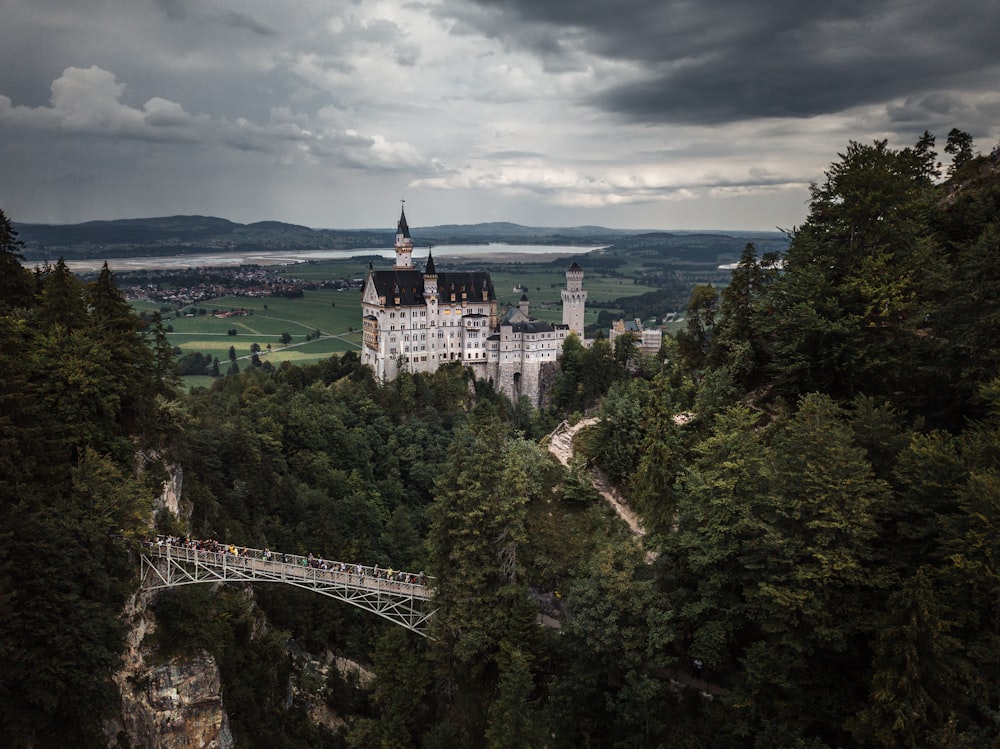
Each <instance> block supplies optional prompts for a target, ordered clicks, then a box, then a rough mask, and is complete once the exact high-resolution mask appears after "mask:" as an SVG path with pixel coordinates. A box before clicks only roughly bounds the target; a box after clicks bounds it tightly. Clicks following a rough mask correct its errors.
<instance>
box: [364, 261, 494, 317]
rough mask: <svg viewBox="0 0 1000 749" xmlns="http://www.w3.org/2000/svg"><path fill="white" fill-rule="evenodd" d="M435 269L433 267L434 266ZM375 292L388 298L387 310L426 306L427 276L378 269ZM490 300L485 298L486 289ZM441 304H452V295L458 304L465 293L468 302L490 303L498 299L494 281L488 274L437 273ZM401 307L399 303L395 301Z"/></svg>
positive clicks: (483, 272)
mask: <svg viewBox="0 0 1000 749" xmlns="http://www.w3.org/2000/svg"><path fill="white" fill-rule="evenodd" d="M431 268H433V266H431ZM372 280H373V281H374V283H375V291H376V293H377V294H378V295H379V296H380V297H384V298H385V306H386V307H397V306H399V307H413V306H416V305H423V304H424V274H423V273H421V272H420V271H418V270H415V269H410V268H407V269H405V270H376V271H372ZM484 289H485V290H486V293H487V295H488V298H487V299H485V300H484V299H483V290H484ZM437 290H438V301H439V302H441V303H442V304H450V303H451V301H452V299H451V295H452V294H454V295H455V301H456V302H461V301H463V300H462V292H463V291H464V292H465V300H464V301H465V302H466V303H470V304H476V303H479V302H484V301H485V302H487V303H488V302H490V301H492V300H494V299H496V295H495V294H494V293H493V281H492V280H491V279H490V274H489V273H487V272H486V271H459V272H453V271H449V272H445V273H438V274H437ZM397 298H398V299H399V304H398V305H397V304H396V299H397Z"/></svg>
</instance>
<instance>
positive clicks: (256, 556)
mask: <svg viewBox="0 0 1000 749" xmlns="http://www.w3.org/2000/svg"><path fill="white" fill-rule="evenodd" d="M142 545H143V547H144V549H145V550H146V551H147V553H148V554H149V555H150V556H155V557H165V558H168V559H173V560H177V561H186V562H193V563H200V564H207V565H214V566H221V567H230V568H233V569H241V568H250V567H253V568H254V570H257V571H261V570H262V568H269V569H272V570H275V569H276V570H280V571H281V573H282V576H283V577H287V578H294V579H303V578H307V579H311V580H329V581H343V582H346V583H348V584H349V585H353V586H358V587H363V588H371V589H375V590H379V589H381V590H386V591H394V592H397V593H403V594H407V593H409V594H412V595H414V596H415V597H418V598H429V597H430V596H431V591H430V587H431V586H432V585H433V578H430V577H428V576H427V575H425V574H424V573H423V572H416V573H414V572H405V571H401V570H394V569H391V568H382V567H378V566H368V565H362V564H350V563H347V562H339V561H334V560H329V559H323V558H320V557H315V556H311V555H310V556H301V555H298V554H286V553H282V552H275V551H271V550H270V549H251V548H248V547H246V546H236V545H233V544H223V543H219V542H215V541H185V540H182V539H177V538H173V537H169V536H159V537H157V538H155V539H146V540H145V541H143V542H142ZM260 562H264V563H266V564H265V565H261V564H260Z"/></svg>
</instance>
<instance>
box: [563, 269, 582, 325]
mask: <svg viewBox="0 0 1000 749" xmlns="http://www.w3.org/2000/svg"><path fill="white" fill-rule="evenodd" d="M561 295H562V306H563V309H562V313H563V314H562V321H563V325H568V326H569V329H570V330H571V331H572V332H574V333H576V334H577V335H578V336H579V337H580V340H581V341H582V340H583V311H584V307H585V306H586V304H587V292H586V291H585V290H584V288H583V268H581V267H580V266H579V265H577V264H576V261H573V264H572V265H571V266H569V268H567V269H566V288H565V289H563V290H562V292H561Z"/></svg>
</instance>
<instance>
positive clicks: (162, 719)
mask: <svg viewBox="0 0 1000 749" xmlns="http://www.w3.org/2000/svg"><path fill="white" fill-rule="evenodd" d="M129 681H130V682H131V689H126V690H124V691H123V694H122V716H121V724H120V730H121V731H123V732H124V733H125V735H126V736H127V737H128V742H129V744H130V745H131V746H143V747H149V748H150V749H196V748H197V749H202V748H203V747H211V748H212V749H231V747H232V746H233V735H232V732H231V731H230V729H229V717H228V716H227V715H226V711H225V708H224V707H223V704H222V692H221V688H220V681H219V669H218V666H217V665H216V663H215V659H214V658H212V657H211V656H210V655H202V656H198V657H196V658H191V659H186V660H183V661H175V662H171V663H168V664H166V665H163V666H156V667H154V668H151V669H148V670H146V671H145V673H143V674H141V675H140V676H139V677H138V678H133V679H129Z"/></svg>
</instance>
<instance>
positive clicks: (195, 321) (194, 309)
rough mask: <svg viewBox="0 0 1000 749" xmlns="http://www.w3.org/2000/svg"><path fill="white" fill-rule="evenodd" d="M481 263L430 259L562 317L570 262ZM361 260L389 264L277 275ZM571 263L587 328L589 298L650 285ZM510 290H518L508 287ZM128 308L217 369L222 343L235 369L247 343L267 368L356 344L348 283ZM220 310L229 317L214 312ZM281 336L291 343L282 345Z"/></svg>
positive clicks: (591, 313)
mask: <svg viewBox="0 0 1000 749" xmlns="http://www.w3.org/2000/svg"><path fill="white" fill-rule="evenodd" d="M416 260H417V265H418V267H422V265H423V261H424V258H423V257H418V258H416ZM484 260H486V259H485V258H482V257H478V258H460V259H458V258H448V257H442V258H440V259H438V258H437V257H435V263H436V265H437V269H438V271H439V272H444V271H448V270H454V271H458V270H466V269H469V268H470V267H475V268H477V269H479V268H485V269H487V270H489V271H490V275H491V277H492V279H493V287H494V289H495V291H496V294H497V299H498V302H499V309H500V310H501V312H502V310H503V309H504V307H505V306H506V305H512V306H516V305H517V304H518V302H519V301H520V299H521V295H522V294H527V296H528V299H529V301H530V310H531V314H532V316H534V317H537V318H539V319H542V320H548V321H552V322H560V321H561V320H562V298H561V295H560V292H561V291H562V289H563V288H565V285H566V275H565V271H566V268H567V266H568V265H569V263H570V262H572V259H565V260H562V259H560V260H556V261H554V262H549V261H548V260H546V261H545V262H538V261H536V262H510V261H507V262H498V261H494V262H489V261H487V262H484ZM369 262H373V263H374V264H375V265H376V267H383V268H384V267H386V266H387V265H389V264H390V263H391V261H390V260H387V259H385V258H367V257H358V258H352V259H349V260H329V261H319V262H309V263H301V264H297V265H294V266H287V267H283V268H281V269H280V271H279V273H280V275H282V276H283V277H285V278H294V279H299V280H303V281H310V282H323V281H330V280H334V279H360V278H363V277H364V276H365V273H366V272H367V270H368V265H369ZM578 262H580V264H581V266H583V268H584V274H585V275H584V279H583V287H584V289H586V290H587V293H588V308H587V311H586V316H585V323H586V324H587V325H592V324H594V323H595V322H596V321H597V316H598V314H599V313H600V311H601V310H600V309H598V308H597V307H596V304H597V303H601V302H606V301H608V300H612V299H617V298H618V297H622V296H633V295H637V294H643V293H646V292H649V291H654V290H655V287H652V286H644V285H639V284H637V283H635V282H634V280H633V279H632V278H627V277H625V278H623V277H622V276H621V275H620V273H606V272H602V271H601V269H590V270H588V269H587V267H586V261H585V260H584V259H581V260H578ZM275 270H278V269H277V268H275ZM516 287H518V288H519V287H523V288H524V289H525V291H520V290H519V291H515V290H514V289H515V288H516ZM132 305H133V307H134V308H135V310H136V311H137V312H147V313H152V312H161V314H162V315H163V324H164V327H165V328H166V330H167V336H168V340H169V341H170V343H171V344H172V345H173V346H174V347H175V348H176V349H177V350H178V351H179V353H178V358H180V357H182V356H184V355H185V354H192V353H196V352H197V353H201V354H203V355H205V356H207V357H209V358H210V359H212V358H217V359H218V360H219V364H220V371H221V372H223V373H225V372H226V371H227V370H228V368H229V351H230V347H234V349H235V352H236V356H237V361H238V363H239V365H240V368H241V369H244V368H245V367H247V366H249V364H250V359H251V356H252V353H253V350H252V347H253V346H254V344H256V346H258V347H259V356H260V359H261V360H262V361H268V362H270V363H271V364H273V365H275V366H277V365H278V364H280V363H281V362H285V361H289V362H292V363H295V364H310V363H315V362H317V361H319V360H321V359H324V358H326V357H328V356H330V355H332V354H339V353H343V352H345V351H352V350H353V351H359V350H360V349H361V342H362V335H361V298H360V293H359V290H358V289H356V288H354V289H344V290H335V289H320V290H306V291H304V292H303V296H302V297H301V298H286V297H245V296H226V297H220V298H218V299H213V300H211V301H205V302H198V303H196V304H194V305H192V306H188V307H184V308H182V309H179V310H169V311H168V310H166V309H165V308H163V307H162V306H161V305H160V304H159V303H155V302H147V301H142V300H134V301H132ZM592 305H593V306H592ZM243 311H245V314H243ZM223 314H226V315H229V316H226V317H222V316H221V315H223ZM234 331H235V332H234ZM289 336H290V338H291V340H290V341H287V342H283V339H285V340H287V338H288V337H289ZM184 380H185V385H186V386H187V387H194V386H202V385H206V384H208V383H210V382H211V378H208V377H205V376H187V377H185V378H184Z"/></svg>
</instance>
